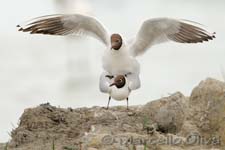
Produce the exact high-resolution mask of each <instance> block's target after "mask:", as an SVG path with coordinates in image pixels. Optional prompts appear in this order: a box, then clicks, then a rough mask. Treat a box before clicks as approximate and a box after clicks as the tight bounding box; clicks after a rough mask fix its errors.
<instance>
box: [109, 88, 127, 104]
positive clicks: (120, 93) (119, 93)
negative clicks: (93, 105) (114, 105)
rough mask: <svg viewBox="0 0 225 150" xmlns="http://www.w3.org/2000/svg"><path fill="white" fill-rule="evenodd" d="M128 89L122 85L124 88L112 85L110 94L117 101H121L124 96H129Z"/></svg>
mask: <svg viewBox="0 0 225 150" xmlns="http://www.w3.org/2000/svg"><path fill="white" fill-rule="evenodd" d="M129 94H130V91H129V89H128V87H124V88H120V89H118V88H116V87H112V90H111V92H110V96H111V97H112V98H113V99H115V100H118V101H122V100H125V99H126V98H128V97H129Z"/></svg>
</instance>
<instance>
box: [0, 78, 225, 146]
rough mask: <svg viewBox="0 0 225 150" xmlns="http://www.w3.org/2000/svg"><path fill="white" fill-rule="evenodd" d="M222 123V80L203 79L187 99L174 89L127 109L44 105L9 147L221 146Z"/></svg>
mask: <svg viewBox="0 0 225 150" xmlns="http://www.w3.org/2000/svg"><path fill="white" fill-rule="evenodd" d="M224 127H225V84H224V82H220V81H217V80H214V79H206V80H205V81H202V82H201V83H200V84H199V85H198V86H197V87H196V88H194V90H193V91H192V94H191V96H190V98H189V97H185V96H184V95H183V94H181V93H180V92H177V93H174V94H172V95H170V96H168V97H164V98H161V99H158V100H155V101H151V102H149V103H147V104H146V105H143V106H132V107H130V110H129V111H127V110H126V107H123V106H116V107H111V108H110V109H109V110H106V109H104V108H101V107H92V108H77V109H72V108H68V109H64V108H57V107H54V106H51V105H50V104H48V103H47V104H42V105H40V106H38V107H35V108H29V109H26V110H25V111H24V113H23V115H22V116H21V118H20V122H19V126H18V127H17V128H16V129H15V130H13V131H12V133H11V136H12V139H11V141H10V142H9V145H8V146H9V148H8V149H10V150H30V149H34V150H36V149H43V150H45V149H53V146H54V147H55V150H115V149H116V150H149V149H151V150H198V149H204V150H212V149H215V150H216V149H218V150H219V149H221V150H222V149H225V147H224V145H223V144H224V142H225V128H224ZM0 146H2V145H0ZM1 148H2V147H1ZM1 148H0V149H1Z"/></svg>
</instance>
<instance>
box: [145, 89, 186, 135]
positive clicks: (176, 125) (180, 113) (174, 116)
mask: <svg viewBox="0 0 225 150" xmlns="http://www.w3.org/2000/svg"><path fill="white" fill-rule="evenodd" d="M185 102H186V98H185V97H184V96H183V95H182V94H181V93H179V92H177V93H175V94H172V95H171V96H169V97H164V98H162V99H160V100H156V101H152V102H149V103H148V104H146V105H145V106H144V107H143V110H142V112H144V115H145V117H146V119H148V120H151V121H152V122H156V123H157V127H158V129H157V130H158V131H160V132H163V133H177V132H179V131H180V129H181V127H182V125H183V122H184V120H185V107H186V106H185Z"/></svg>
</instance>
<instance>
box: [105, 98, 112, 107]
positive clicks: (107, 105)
mask: <svg viewBox="0 0 225 150" xmlns="http://www.w3.org/2000/svg"><path fill="white" fill-rule="evenodd" d="M110 100H111V96H109V100H108V105H107V108H106V109H109V103H110Z"/></svg>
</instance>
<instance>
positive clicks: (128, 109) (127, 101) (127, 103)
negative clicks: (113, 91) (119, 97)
mask: <svg viewBox="0 0 225 150" xmlns="http://www.w3.org/2000/svg"><path fill="white" fill-rule="evenodd" d="M128 100H129V99H128V98H127V110H129V107H128Z"/></svg>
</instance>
